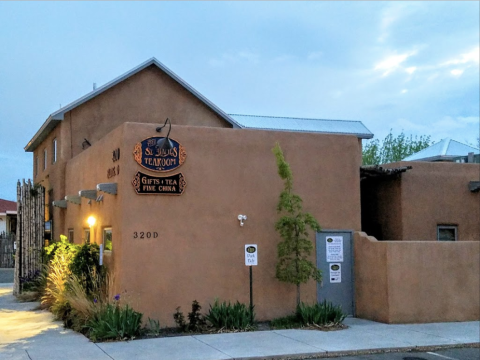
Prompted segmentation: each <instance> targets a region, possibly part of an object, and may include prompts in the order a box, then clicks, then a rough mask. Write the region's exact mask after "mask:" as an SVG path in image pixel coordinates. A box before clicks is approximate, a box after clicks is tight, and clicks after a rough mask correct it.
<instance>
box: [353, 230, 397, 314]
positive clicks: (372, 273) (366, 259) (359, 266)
mask: <svg viewBox="0 0 480 360" xmlns="http://www.w3.org/2000/svg"><path fill="white" fill-rule="evenodd" d="M362 236H364V238H362ZM353 254H354V279H355V313H356V314H355V316H356V317H359V318H362V319H370V320H374V321H380V322H388V315H389V308H388V305H389V304H388V277H387V245H386V243H385V242H378V241H376V239H375V238H373V237H371V236H368V238H367V235H366V234H365V233H363V232H355V233H354V235H353Z"/></svg>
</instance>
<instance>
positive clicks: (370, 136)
mask: <svg viewBox="0 0 480 360" xmlns="http://www.w3.org/2000/svg"><path fill="white" fill-rule="evenodd" d="M267 117H268V116H267ZM312 120H313V119H312ZM332 121H333V120H332ZM243 128H244V129H251V130H254V129H255V130H267V131H285V132H301V133H319V134H329V135H354V136H356V137H357V138H359V139H372V138H373V134H372V133H370V134H358V133H351V132H343V133H342V132H328V131H319V130H290V129H276V128H263V127H251V126H243Z"/></svg>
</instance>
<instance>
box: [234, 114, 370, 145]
mask: <svg viewBox="0 0 480 360" xmlns="http://www.w3.org/2000/svg"><path fill="white" fill-rule="evenodd" d="M228 115H230V116H248V117H261V118H273V119H293V120H311V121H318V120H321V121H342V122H354V123H360V124H362V126H363V127H364V128H365V129H367V131H368V132H369V133H352V132H344V133H342V132H328V131H315V130H290V129H289V130H287V129H277V128H264V127H252V126H246V125H242V127H243V128H244V129H258V130H274V131H289V132H315V133H322V134H332V135H355V136H356V137H358V138H360V139H373V137H374V135H373V133H372V132H371V131H370V130H369V129H368V128H367V127H366V126H365V124H364V123H362V122H361V121H360V120H338V119H336V120H334V119H319V118H302V117H289V116H266V115H245V114H228Z"/></svg>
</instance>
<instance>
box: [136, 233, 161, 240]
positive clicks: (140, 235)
mask: <svg viewBox="0 0 480 360" xmlns="http://www.w3.org/2000/svg"><path fill="white" fill-rule="evenodd" d="M157 237H158V232H156V231H147V232H145V231H134V232H133V238H134V239H156V238H157Z"/></svg>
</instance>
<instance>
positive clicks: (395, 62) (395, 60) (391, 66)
mask: <svg viewBox="0 0 480 360" xmlns="http://www.w3.org/2000/svg"><path fill="white" fill-rule="evenodd" d="M415 54H416V51H410V52H408V53H404V54H399V55H390V56H388V57H387V58H385V59H383V60H382V61H380V62H379V63H377V64H376V65H375V68H374V69H375V70H380V71H383V74H382V76H387V75H388V74H390V73H391V72H393V71H395V70H397V69H399V68H400V65H401V64H402V63H403V62H405V60H407V59H408V58H409V57H410V56H412V55H415ZM411 68H412V67H410V68H409V69H411ZM414 71H415V70H414Z"/></svg>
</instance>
